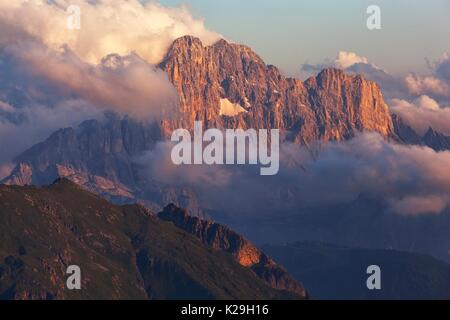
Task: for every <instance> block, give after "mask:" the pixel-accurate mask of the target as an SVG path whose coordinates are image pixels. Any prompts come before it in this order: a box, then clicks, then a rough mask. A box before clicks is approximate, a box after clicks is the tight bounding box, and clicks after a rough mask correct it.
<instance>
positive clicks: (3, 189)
mask: <svg viewBox="0 0 450 320" xmlns="http://www.w3.org/2000/svg"><path fill="white" fill-rule="evenodd" d="M68 265H78V266H80V268H81V271H82V290H80V291H69V290H67V289H66V287H65V282H66V275H65V272H66V268H67V266H68ZM0 298H2V299H185V298H189V299H280V298H301V296H299V295H297V294H295V293H288V292H286V291H280V290H275V289H272V288H270V287H269V286H268V285H267V284H266V283H265V282H264V281H263V280H261V279H259V278H258V277H257V276H256V275H255V274H254V273H253V272H252V271H251V270H250V269H248V268H245V267H243V266H241V265H240V264H239V263H237V262H236V261H235V260H234V259H233V257H232V256H231V255H230V254H229V253H226V252H224V251H222V250H217V249H213V248H211V247H210V246H207V245H205V244H203V243H202V242H201V241H199V240H198V239H197V238H196V237H195V236H193V235H191V234H189V233H187V232H185V231H183V230H181V229H179V228H177V227H175V226H174V225H173V224H172V223H170V222H165V221H163V220H161V219H159V218H157V217H156V216H155V215H153V214H152V213H151V212H149V211H148V210H146V209H144V208H143V207H140V206H123V207H119V206H114V205H112V204H110V203H108V202H107V201H105V200H103V199H102V198H100V197H98V196H96V195H93V194H91V193H89V192H87V191H84V190H83V189H81V188H80V187H78V186H77V185H75V184H73V183H72V182H69V181H68V180H59V181H57V182H56V183H54V184H53V185H51V186H49V187H44V188H37V187H18V186H0Z"/></svg>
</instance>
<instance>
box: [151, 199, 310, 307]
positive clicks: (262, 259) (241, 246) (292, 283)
mask: <svg viewBox="0 0 450 320" xmlns="http://www.w3.org/2000/svg"><path fill="white" fill-rule="evenodd" d="M158 217H159V218H160V219H162V220H165V221H170V222H172V223H173V224H174V225H175V226H176V227H178V228H180V229H182V230H184V231H186V232H188V233H190V234H193V235H194V236H196V237H197V238H199V239H200V240H201V241H202V242H203V243H205V244H207V245H209V246H210V247H212V248H214V249H216V250H223V251H225V252H228V253H230V254H231V255H232V256H233V257H234V259H235V260H236V261H237V262H239V264H240V265H242V266H244V267H246V268H250V269H251V270H252V271H253V272H254V273H255V274H256V275H257V276H258V277H259V278H260V279H262V280H263V281H264V282H265V283H267V284H268V285H269V286H270V287H272V288H274V289H277V290H285V291H289V292H294V293H295V294H298V295H300V296H302V297H305V298H306V297H307V296H308V295H307V293H306V290H305V288H303V286H301V285H300V284H299V283H298V282H297V281H296V280H295V279H294V278H293V277H292V276H291V275H290V274H289V273H288V272H287V271H286V270H285V269H284V268H283V267H281V266H280V265H278V264H277V263H276V262H275V261H273V260H272V259H271V258H270V257H268V256H267V255H266V254H264V253H263V252H262V251H260V250H259V249H258V248H256V247H255V246H254V245H253V244H252V243H251V242H250V241H248V240H247V239H245V238H244V237H243V236H241V235H239V234H238V233H236V232H234V231H233V230H231V229H230V228H228V227H225V226H223V225H220V224H217V223H214V222H211V221H207V220H201V219H199V218H196V217H192V216H189V215H188V213H187V211H186V210H184V209H180V208H178V207H176V206H174V205H169V206H167V207H166V208H164V210H163V211H162V212H160V213H159V214H158Z"/></svg>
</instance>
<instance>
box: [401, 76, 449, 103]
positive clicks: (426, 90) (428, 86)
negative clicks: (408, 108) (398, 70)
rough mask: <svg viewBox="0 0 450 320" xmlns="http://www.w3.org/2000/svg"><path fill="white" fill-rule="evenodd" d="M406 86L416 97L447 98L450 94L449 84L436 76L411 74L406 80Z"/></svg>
mask: <svg viewBox="0 0 450 320" xmlns="http://www.w3.org/2000/svg"><path fill="white" fill-rule="evenodd" d="M405 83H406V86H407V88H408V90H409V92H410V93H412V94H414V95H423V94H433V95H437V96H444V97H445V96H447V95H449V93H450V89H449V86H448V84H447V83H446V82H445V81H443V80H441V79H439V78H437V77H434V76H418V75H414V74H409V75H407V76H406V78H405Z"/></svg>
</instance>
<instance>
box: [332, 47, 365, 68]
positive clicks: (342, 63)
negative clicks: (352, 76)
mask: <svg viewBox="0 0 450 320" xmlns="http://www.w3.org/2000/svg"><path fill="white" fill-rule="evenodd" d="M357 63H364V64H369V60H368V59H367V58H366V57H361V56H358V55H357V54H356V53H354V52H347V51H339V53H338V56H337V58H336V60H335V61H334V65H335V66H336V67H338V68H342V69H346V68H348V67H351V66H352V65H354V64H357Z"/></svg>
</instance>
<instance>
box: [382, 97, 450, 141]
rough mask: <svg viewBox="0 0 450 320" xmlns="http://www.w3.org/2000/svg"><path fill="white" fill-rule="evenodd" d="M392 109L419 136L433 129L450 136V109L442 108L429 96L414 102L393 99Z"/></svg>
mask: <svg viewBox="0 0 450 320" xmlns="http://www.w3.org/2000/svg"><path fill="white" fill-rule="evenodd" d="M390 108H391V110H392V112H394V113H396V114H398V115H399V116H400V117H401V118H402V119H403V120H404V121H405V122H406V123H407V124H409V125H410V126H411V127H412V128H413V129H415V130H416V131H417V132H418V133H419V134H424V133H425V132H426V131H427V130H428V129H429V128H430V127H431V128H433V129H435V130H437V131H439V132H441V133H444V134H447V135H450V125H449V124H450V108H448V107H441V106H440V105H439V104H438V102H437V101H436V100H434V99H432V98H430V97H429V96H426V95H423V96H420V97H419V98H417V99H415V100H414V101H413V102H409V101H407V100H404V99H393V100H392V101H391V104H390Z"/></svg>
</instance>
